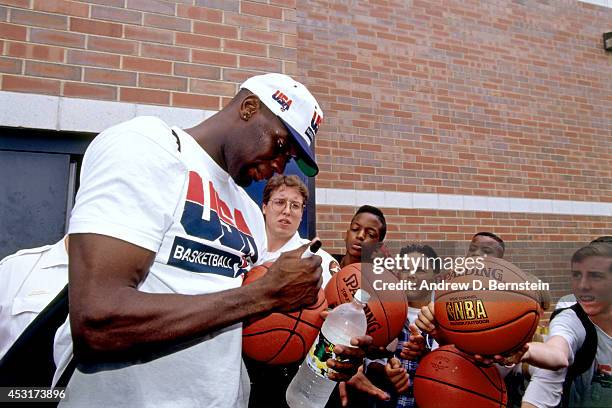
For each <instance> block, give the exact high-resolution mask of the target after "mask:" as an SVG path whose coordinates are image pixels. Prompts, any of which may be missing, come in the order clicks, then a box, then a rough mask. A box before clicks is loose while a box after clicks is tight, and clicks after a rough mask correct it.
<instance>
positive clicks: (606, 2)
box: [578, 0, 612, 8]
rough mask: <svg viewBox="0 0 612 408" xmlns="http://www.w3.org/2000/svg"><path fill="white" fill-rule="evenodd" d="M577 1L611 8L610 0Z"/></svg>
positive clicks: (611, 1)
mask: <svg viewBox="0 0 612 408" xmlns="http://www.w3.org/2000/svg"><path fill="white" fill-rule="evenodd" d="M578 1H581V2H583V3H590V4H595V5H597V6H602V7H610V8H612V0H578Z"/></svg>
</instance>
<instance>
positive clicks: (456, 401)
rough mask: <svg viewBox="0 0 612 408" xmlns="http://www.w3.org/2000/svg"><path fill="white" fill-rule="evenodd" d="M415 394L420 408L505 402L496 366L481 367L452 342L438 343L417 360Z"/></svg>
mask: <svg viewBox="0 0 612 408" xmlns="http://www.w3.org/2000/svg"><path fill="white" fill-rule="evenodd" d="M414 397H415V399H416V403H417V405H418V406H419V407H420V408H443V407H444V408H445V407H448V406H449V405H452V406H455V407H470V408H500V407H505V406H506V404H507V402H508V396H507V394H506V386H505V384H504V380H503V378H502V377H501V375H500V374H499V371H498V370H497V368H496V367H495V366H491V367H480V366H478V365H476V364H475V363H473V362H472V361H471V360H470V359H469V358H468V356H467V355H465V354H463V353H461V352H460V351H458V350H457V349H455V348H454V347H453V346H443V347H440V348H438V349H437V350H434V351H432V352H431V353H429V354H427V355H426V356H425V357H423V359H422V360H421V361H420V362H419V367H418V368H417V370H416V374H415V376H414Z"/></svg>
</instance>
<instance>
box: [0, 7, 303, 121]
mask: <svg viewBox="0 0 612 408" xmlns="http://www.w3.org/2000/svg"><path fill="white" fill-rule="evenodd" d="M0 38H2V40H0V51H1V56H0V90H4V91H16V92H28V93H37V94H48V95H59V96H68V97H77V98H89V99H105V100H111V101H124V102H136V103H144V104H158V105H169V106H182V107H190V108H200V109H210V110H218V109H220V108H221V107H222V106H223V104H224V103H225V102H226V101H227V100H228V98H229V97H231V96H233V95H234V94H235V92H236V90H237V84H238V83H239V82H241V81H242V80H244V79H245V78H246V77H248V76H250V75H252V74H254V73H261V72H269V71H275V72H284V73H287V74H290V75H296V74H297V65H296V58H297V51H296V47H297V29H296V12H295V1H285V0H283V1H280V0H272V1H263V2H262V1H233V0H191V1H190V0H187V1H181V0H174V1H161V0H89V1H67V0H1V1H0Z"/></svg>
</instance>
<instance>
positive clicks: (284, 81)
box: [240, 74, 323, 177]
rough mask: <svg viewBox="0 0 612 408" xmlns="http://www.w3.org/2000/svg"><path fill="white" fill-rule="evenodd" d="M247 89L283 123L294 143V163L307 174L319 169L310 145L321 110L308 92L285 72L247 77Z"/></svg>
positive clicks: (321, 114)
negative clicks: (295, 157) (295, 153)
mask: <svg viewBox="0 0 612 408" xmlns="http://www.w3.org/2000/svg"><path fill="white" fill-rule="evenodd" d="M243 88H244V89H248V90H249V91H251V92H253V93H254V94H255V95H257V97H258V98H259V99H260V100H261V101H262V102H263V103H264V104H265V105H266V107H267V108H268V109H270V110H271V111H272V113H274V114H275V115H276V116H278V117H279V119H280V120H281V121H282V122H283V123H284V124H285V126H286V127H287V129H288V130H289V133H290V134H291V136H292V138H293V140H294V141H295V145H296V146H297V148H298V149H297V150H298V155H297V159H296V162H297V165H298V167H299V168H300V170H301V171H302V172H303V173H304V174H305V175H306V176H308V177H314V176H316V175H317V173H318V172H319V167H318V166H317V162H316V160H315V155H314V152H313V151H312V144H313V142H314V137H315V135H316V134H317V132H318V130H319V126H321V122H322V121H323V111H322V110H321V107H320V106H319V103H318V102H317V100H316V99H315V98H314V96H312V94H311V93H310V91H308V89H307V88H306V87H305V86H304V85H303V84H301V83H300V82H298V81H296V80H294V79H293V78H291V77H290V76H288V75H284V74H265V75H257V76H254V77H251V78H249V79H247V80H246V81H245V82H244V83H243V84H242V85H240V89H243Z"/></svg>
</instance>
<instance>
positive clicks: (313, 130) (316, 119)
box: [306, 110, 323, 142]
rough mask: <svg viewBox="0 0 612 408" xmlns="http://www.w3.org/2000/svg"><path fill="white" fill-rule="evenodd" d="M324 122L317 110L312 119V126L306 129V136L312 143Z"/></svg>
mask: <svg viewBox="0 0 612 408" xmlns="http://www.w3.org/2000/svg"><path fill="white" fill-rule="evenodd" d="M322 121H323V117H322V116H321V115H319V114H318V113H317V111H316V110H315V111H314V112H313V113H312V118H311V119H310V126H309V127H308V129H306V136H308V138H309V139H310V141H311V142H312V139H314V137H315V135H316V134H317V132H318V131H319V126H321V122H322Z"/></svg>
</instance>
